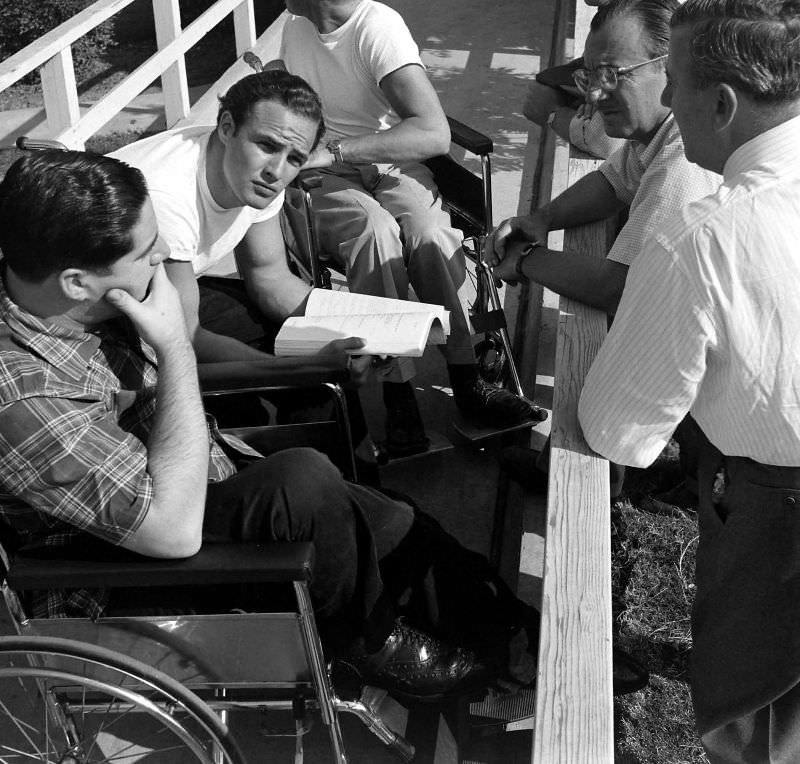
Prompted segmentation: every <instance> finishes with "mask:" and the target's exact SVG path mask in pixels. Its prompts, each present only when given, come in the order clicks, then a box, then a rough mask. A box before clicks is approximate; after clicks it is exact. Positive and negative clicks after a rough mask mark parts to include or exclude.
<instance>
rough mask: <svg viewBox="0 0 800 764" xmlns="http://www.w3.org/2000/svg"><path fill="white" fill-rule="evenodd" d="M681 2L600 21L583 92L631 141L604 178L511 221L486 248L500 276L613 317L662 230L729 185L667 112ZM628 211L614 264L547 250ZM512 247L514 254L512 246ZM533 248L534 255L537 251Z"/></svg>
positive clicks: (651, 1) (580, 78)
mask: <svg viewBox="0 0 800 764" xmlns="http://www.w3.org/2000/svg"><path fill="white" fill-rule="evenodd" d="M678 5H679V3H678V1H677V0H613V2H611V3H609V4H608V5H605V6H603V7H601V8H600V9H599V10H598V11H597V13H596V14H595V16H594V18H593V19H592V24H591V30H590V32H589V36H588V37H587V39H586V48H585V50H584V55H583V58H584V64H585V68H582V69H576V70H575V72H574V78H575V84H576V85H577V86H578V88H579V89H580V90H581V91H582V92H583V93H584V94H585V97H586V100H587V102H588V103H590V104H591V105H592V106H593V107H594V108H596V109H597V110H598V111H599V112H600V114H601V115H602V117H603V122H604V125H605V129H606V132H607V133H608V135H609V136H611V137H614V138H625V139H627V140H628V142H627V143H626V144H625V145H624V146H623V147H622V148H621V149H620V150H619V151H617V152H615V153H614V154H613V155H612V156H610V157H609V158H608V159H607V160H606V161H605V162H604V163H603V164H602V165H601V166H600V167H599V169H598V170H597V171H595V172H592V173H589V174H588V175H587V176H585V177H584V178H581V180H579V181H578V182H577V183H575V184H573V185H572V186H570V188H568V189H567V190H566V191H565V192H564V193H563V194H561V195H560V196H558V197H556V199H554V200H553V201H551V202H550V203H549V204H546V205H544V206H543V207H540V208H539V209H538V210H536V211H535V212H534V213H533V214H531V215H528V216H521V217H513V218H509V219H508V220H505V221H503V222H502V223H501V224H500V225H499V226H498V227H497V228H496V229H495V231H494V233H493V235H492V237H491V241H490V242H489V244H488V246H487V248H486V259H487V261H488V262H489V264H490V265H493V266H494V275H495V276H497V277H498V278H500V279H502V280H503V281H506V282H508V283H510V284H515V283H518V282H519V281H522V280H527V279H529V280H531V281H536V282H537V283H539V284H542V285H544V286H546V287H548V288H549V289H552V290H553V291H554V292H557V293H558V294H561V295H564V296H566V297H570V298H572V299H575V300H580V301H581V302H584V303H586V304H588V305H592V306H593V307H596V308H599V309H600V310H604V311H606V312H608V313H610V314H613V313H614V312H615V310H616V307H617V304H618V303H619V299H620V297H621V295H622V289H623V287H624V286H625V278H626V275H627V273H628V267H629V266H630V264H631V263H632V262H633V260H634V258H635V257H636V256H637V255H638V254H639V252H640V251H641V250H642V247H643V245H644V242H645V240H646V239H647V238H648V236H649V235H650V234H651V233H652V232H653V231H654V230H655V229H656V228H657V227H658V225H659V224H660V223H661V222H662V221H664V220H665V219H667V218H668V217H669V216H670V215H672V214H673V213H675V212H676V211H677V210H679V209H680V208H681V207H683V206H684V205H685V204H688V203H689V202H691V201H694V200H695V199H700V198H702V197H703V196H706V195H707V194H709V193H711V192H712V191H714V190H715V189H716V188H717V187H718V186H719V181H720V178H719V176H718V175H717V174H716V173H712V172H708V171H706V170H703V169H701V168H699V167H697V166H696V165H692V164H690V163H689V162H687V161H686V158H685V156H684V153H683V142H682V140H681V136H680V132H679V130H678V126H677V125H676V124H675V121H674V119H673V117H672V112H671V111H670V109H669V107H667V106H664V105H662V103H661V100H660V97H661V92H662V91H663V89H664V87H665V86H666V82H667V81H666V73H665V69H664V63H665V59H666V56H667V50H668V46H669V21H670V18H671V16H672V13H673V12H674V10H675V9H676V8H677V7H678ZM622 211H627V214H628V220H627V222H626V224H625V225H624V226H623V228H622V230H621V231H620V232H619V234H618V236H617V238H616V240H615V241H614V244H613V246H612V247H611V249H610V251H609V253H608V256H607V258H606V259H605V260H604V261H598V260H597V259H595V258H592V257H589V256H586V255H582V254H581V253H580V252H576V253H571V254H570V256H569V258H565V257H564V256H563V253H562V252H559V251H556V250H551V249H548V247H547V234H548V232H549V231H557V230H559V229H562V228H566V227H571V226H577V225H582V224H585V223H591V222H594V221H596V220H603V219H605V218H608V217H610V216H612V215H616V214H618V213H620V212H622ZM512 244H513V245H514V246H512ZM530 245H533V246H530Z"/></svg>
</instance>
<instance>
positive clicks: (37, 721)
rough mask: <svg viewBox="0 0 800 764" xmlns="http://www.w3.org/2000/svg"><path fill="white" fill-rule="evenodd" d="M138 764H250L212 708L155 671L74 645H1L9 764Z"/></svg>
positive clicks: (1, 722) (17, 641) (0, 732)
mask: <svg viewBox="0 0 800 764" xmlns="http://www.w3.org/2000/svg"><path fill="white" fill-rule="evenodd" d="M134 711H138V712H142V714H141V715H140V714H136V715H135V716H134V714H133V712H134ZM138 756H145V757H146V759H147V760H148V761H151V760H152V761H158V762H165V763H166V762H173V761H174V762H176V764H184V762H202V763H203V764H217V762H222V764H245V759H244V757H243V755H242V753H241V751H240V750H239V748H238V747H237V745H236V743H235V741H234V740H233V739H232V737H231V734H230V732H229V730H228V728H227V727H226V725H225V724H224V723H223V722H222V721H221V720H220V718H219V717H218V716H217V715H216V714H215V713H214V712H213V711H212V710H211V708H209V706H208V705H207V704H206V703H204V702H203V701H202V700H201V699H200V698H199V697H197V695H195V694H194V693H193V692H191V691H189V690H187V689H186V688H185V687H183V686H182V685H181V684H180V683H179V682H177V681H175V680H174V679H172V678H171V677H169V676H168V675H166V674H164V673H162V672H160V671H158V670H156V669H154V668H152V667H151V666H148V665H147V664H145V663H142V662H141V661H137V660H135V659H133V658H129V657H127V656H125V655H122V654H121V653H116V652H113V651H111V650H107V649H105V648H101V647H97V646H94V645H90V644H85V643H83V642H77V641H75V640H70V639H59V638H55V637H53V638H51V637H2V638H0V761H2V762H8V764H11V762H25V761H43V762H52V764H55V763H56V762H58V763H59V764H100V762H120V763H122V762H126V763H127V762H130V761H131V760H134V759H136V758H137V757H138Z"/></svg>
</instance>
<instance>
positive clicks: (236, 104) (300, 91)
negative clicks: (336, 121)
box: [217, 69, 325, 149]
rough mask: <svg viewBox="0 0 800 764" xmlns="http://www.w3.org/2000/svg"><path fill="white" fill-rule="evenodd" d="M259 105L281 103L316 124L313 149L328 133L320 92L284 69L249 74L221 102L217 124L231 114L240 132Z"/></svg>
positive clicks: (222, 97)
mask: <svg viewBox="0 0 800 764" xmlns="http://www.w3.org/2000/svg"><path fill="white" fill-rule="evenodd" d="M259 101H277V102H278V103H281V104H283V105H284V106H285V107H286V108H287V109H289V111H291V112H294V113H295V114H299V115H300V116H301V117H306V118H307V119H310V120H311V121H312V122H316V124H317V134H316V137H315V138H314V145H313V146H312V147H311V148H312V149H315V148H316V147H317V144H318V143H319V142H320V139H321V138H322V136H323V134H324V133H325V122H324V120H323V118H322V102H321V101H320V100H319V96H318V95H317V93H316V91H315V90H314V89H313V88H312V87H311V85H309V84H308V83H307V82H306V81H305V80H304V79H303V78H302V77H298V76H296V75H294V74H289V72H287V71H284V70H283V69H266V70H265V71H263V72H256V73H255V74H248V75H247V77H243V78H242V79H240V80H239V81H238V82H237V83H235V84H234V85H232V86H231V88H230V90H228V92H227V93H225V95H224V96H220V98H219V112H218V113H217V124H219V121H220V119H221V118H222V115H223V113H224V112H226V111H227V112H228V113H229V114H230V115H231V117H232V118H233V124H234V125H235V126H236V129H237V130H238V129H239V128H240V127H241V126H242V125H243V124H244V123H245V121H246V120H247V118H248V117H249V116H250V112H251V111H252V109H253V106H255V104H257V103H258V102H259Z"/></svg>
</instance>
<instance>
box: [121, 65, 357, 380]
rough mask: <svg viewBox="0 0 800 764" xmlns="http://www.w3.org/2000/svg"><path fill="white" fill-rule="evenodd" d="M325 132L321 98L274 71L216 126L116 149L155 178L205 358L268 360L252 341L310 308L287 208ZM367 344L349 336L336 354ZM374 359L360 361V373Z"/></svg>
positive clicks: (251, 84) (248, 87)
mask: <svg viewBox="0 0 800 764" xmlns="http://www.w3.org/2000/svg"><path fill="white" fill-rule="evenodd" d="M323 131H324V125H323V122H322V109H321V105H320V102H319V98H318V97H317V95H316V93H315V92H314V91H313V90H312V89H311V88H310V87H309V86H308V84H307V83H306V82H304V81H303V80H302V79H300V78H299V77H295V76H292V75H290V74H287V73H286V72H281V71H270V72H263V73H259V74H252V75H250V76H248V77H244V78H243V79H241V80H240V81H239V82H237V83H236V84H234V85H233V86H232V87H231V88H230V90H229V91H228V92H227V93H226V94H225V95H224V96H223V97H222V98H221V99H220V109H219V115H218V118H217V125H216V127H214V126H213V125H208V126H200V127H188V128H184V129H177V130H168V131H165V132H163V133H159V134H158V135H155V136H153V137H151V138H146V139H143V140H140V141H137V142H136V143H132V144H130V145H128V146H124V147H123V148H121V149H119V150H118V151H116V152H114V153H113V154H112V156H114V157H116V158H117V159H121V160H123V161H125V162H126V163H128V164H130V165H132V166H134V167H137V168H138V169H140V170H141V171H142V173H143V174H144V176H145V178H146V179H147V185H148V188H149V192H150V197H151V199H152V201H153V207H154V209H155V212H156V217H157V219H158V227H159V231H160V232H161V236H162V238H163V239H164V241H165V242H166V244H167V245H168V246H169V249H170V256H169V261H168V262H167V264H166V267H167V272H168V274H169V277H170V279H171V280H172V282H173V283H174V284H175V285H176V286H177V287H178V290H179V292H180V294H181V301H182V303H183V306H184V312H185V314H186V319H187V324H188V326H189V329H190V334H191V336H192V340H193V344H194V347H195V352H196V353H197V357H198V360H199V361H227V360H246V359H263V358H264V357H265V355H264V353H263V352H262V350H261V349H259V348H257V347H253V346H252V345H251V344H248V343H254V342H256V341H258V340H260V338H261V337H262V335H263V334H264V332H265V330H266V331H267V333H268V334H269V332H270V329H273V328H274V327H276V326H278V325H280V324H281V323H282V322H283V321H284V320H285V319H286V318H287V316H289V315H293V314H302V313H303V311H304V309H305V303H306V300H307V298H308V293H309V291H310V287H309V286H308V285H307V284H306V283H305V282H304V281H302V280H301V279H299V278H297V277H296V276H294V275H293V274H292V272H291V271H290V270H289V267H288V263H287V260H286V250H285V247H284V242H283V236H282V233H281V229H280V225H279V221H278V213H279V212H280V209H281V206H282V205H283V199H284V188H285V187H286V185H287V184H288V183H291V181H292V180H294V178H295V177H296V176H297V173H298V172H299V170H300V168H301V167H302V166H303V165H304V164H305V162H306V161H307V160H308V158H309V156H310V155H311V153H312V151H313V150H314V149H315V148H316V146H317V143H318V142H319V140H320V138H321V136H322V133H323ZM230 253H235V257H234V256H231V254H230ZM231 277H232V278H231ZM239 277H241V280H239ZM198 279H199V281H198ZM362 344H363V343H361V341H360V340H357V339H349V340H342V341H337V342H334V343H331V345H329V346H328V348H326V350H325V351H324V352H326V353H328V352H334V353H342V352H344V351H345V350H346V349H357V348H358V347H361V346H362ZM368 363H369V361H368V359H367V358H364V359H360V360H356V361H355V362H354V363H353V364H351V369H353V372H354V375H355V376H356V377H358V376H361V375H363V374H364V373H365V372H366V368H367V366H368Z"/></svg>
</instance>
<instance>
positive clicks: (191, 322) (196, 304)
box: [165, 260, 271, 363]
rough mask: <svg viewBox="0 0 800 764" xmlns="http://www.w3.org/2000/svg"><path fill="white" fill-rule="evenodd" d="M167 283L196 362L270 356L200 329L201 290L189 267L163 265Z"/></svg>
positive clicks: (181, 262) (172, 262)
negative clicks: (176, 299)
mask: <svg viewBox="0 0 800 764" xmlns="http://www.w3.org/2000/svg"><path fill="white" fill-rule="evenodd" d="M165 267H166V270H167V274H168V276H169V279H170V281H171V282H172V283H173V285H174V286H175V288H176V289H177V290H178V294H179V296H180V301H181V305H182V307H183V315H184V319H185V321H186V326H187V330H188V332H189V337H190V338H191V340H192V345H193V346H194V350H195V353H196V354H197V360H198V361H200V362H201V363H208V362H213V361H247V360H250V359H252V360H264V358H270V357H271V356H269V355H267V354H266V353H262V352H261V351H260V350H256V349H255V348H251V347H250V346H249V345H246V344H245V343H244V342H241V341H239V340H237V339H235V338H234V337H226V336H225V335H224V334H215V333H214V332H210V331H208V329H204V328H203V327H202V326H200V319H199V316H198V311H199V308H200V290H199V289H198V287H197V279H196V277H195V275H194V271H193V270H192V264H191V263H188V262H183V261H177V260H170V261H169V262H167V263H166V265H165Z"/></svg>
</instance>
